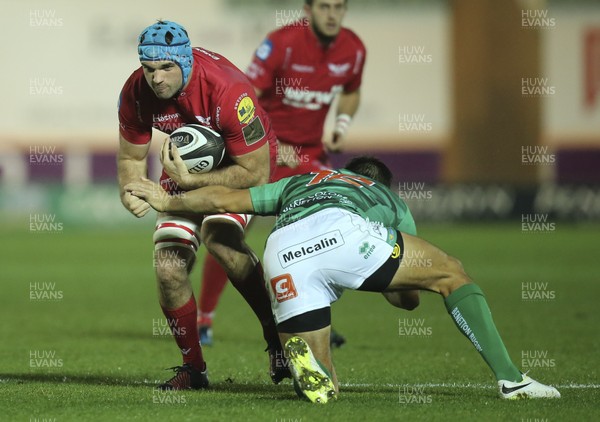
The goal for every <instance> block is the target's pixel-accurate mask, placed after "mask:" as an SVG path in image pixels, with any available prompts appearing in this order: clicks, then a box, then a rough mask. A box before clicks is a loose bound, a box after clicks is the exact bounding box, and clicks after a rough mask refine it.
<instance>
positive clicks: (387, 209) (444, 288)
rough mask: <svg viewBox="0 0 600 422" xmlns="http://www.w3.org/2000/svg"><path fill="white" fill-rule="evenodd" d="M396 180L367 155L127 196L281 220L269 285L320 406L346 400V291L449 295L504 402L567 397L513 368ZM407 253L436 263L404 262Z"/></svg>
mask: <svg viewBox="0 0 600 422" xmlns="http://www.w3.org/2000/svg"><path fill="white" fill-rule="evenodd" d="M176 159H177V158H176ZM391 179H392V175H391V173H390V171H389V169H388V168H387V167H386V166H385V165H384V164H383V163H381V162H380V161H379V160H376V159H374V158H369V157H359V158H356V159H354V160H352V161H350V163H348V164H347V165H346V168H345V169H341V170H337V171H336V170H323V171H320V172H314V173H310V174H306V175H299V176H293V177H289V178H285V179H282V180H280V181H278V182H275V183H271V184H267V185H263V186H257V187H252V188H250V189H230V188H226V187H222V186H211V187H207V188H203V189H199V190H195V191H191V192H186V193H185V194H184V195H182V196H171V197H170V196H168V195H166V194H165V193H164V192H160V189H157V186H156V184H154V183H152V182H150V181H148V180H143V181H140V182H135V183H131V184H130V185H128V186H126V189H127V190H128V191H131V193H132V195H134V196H138V197H140V198H142V199H144V200H146V201H148V202H149V203H150V204H151V205H152V207H154V208H156V209H157V210H158V211H165V210H169V211H186V212H207V213H212V212H225V211H230V212H250V213H254V214H258V215H277V220H276V225H275V228H274V229H273V231H272V232H271V234H270V235H269V238H268V240H267V245H266V248H265V254H264V266H265V280H266V284H267V285H268V288H269V289H270V290H269V293H270V296H271V306H272V308H273V312H274V314H275V320H276V321H277V328H278V330H279V333H280V337H281V341H282V343H285V349H286V351H287V352H288V356H289V358H290V361H291V365H290V366H291V369H292V373H293V375H294V381H295V383H296V385H297V386H299V388H300V390H301V392H302V393H303V394H304V395H305V396H306V397H308V399H310V400H311V401H313V402H320V403H325V402H327V401H328V400H329V399H331V398H332V397H335V396H336V395H337V394H338V382H337V378H336V374H335V369H334V367H333V363H332V360H331V352H330V345H329V341H328V340H329V330H330V320H331V315H330V304H331V303H332V302H334V301H336V300H337V299H339V297H340V296H341V295H342V292H343V291H344V290H345V289H351V290H362V291H371V292H382V293H383V294H384V295H385V296H386V298H387V299H388V301H389V302H390V303H392V304H393V305H395V306H398V307H401V308H404V309H409V310H410V309H414V308H415V307H416V306H417V305H418V303H419V298H418V292H417V291H416V290H427V291H431V292H435V293H438V294H440V295H441V296H442V297H443V298H444V304H445V306H446V309H447V310H448V313H449V314H450V316H451V318H452V319H453V320H454V322H455V324H456V326H457V328H458V329H459V331H460V332H462V333H463V334H464V335H465V337H466V338H467V339H468V340H469V341H470V342H471V343H472V344H473V346H474V347H475V348H476V350H477V351H478V352H479V353H480V355H481V356H482V358H483V359H484V360H485V362H486V363H487V364H488V366H489V367H490V369H491V370H492V372H493V373H494V376H495V377H496V380H497V382H498V388H499V394H500V396H501V397H502V398H505V399H516V398H558V397H560V394H559V392H558V391H557V390H556V389H555V388H553V387H550V386H546V385H544V384H541V383H539V382H537V381H534V380H533V379H531V378H530V377H528V376H527V375H526V374H521V372H520V371H519V370H518V369H517V367H516V366H515V365H514V364H513V362H512V361H511V359H510V357H509V355H508V352H507V350H506V348H505V346H504V343H503V342H502V339H501V337H500V335H499V333H498V331H497V329H496V326H495V324H494V321H493V320H492V316H491V312H490V309H489V307H488V304H487V301H486V299H485V297H484V295H483V292H482V291H481V289H480V288H479V287H478V286H477V285H476V284H474V283H472V282H471V279H470V278H469V277H468V276H467V274H465V272H464V270H463V267H462V265H461V263H460V262H459V261H458V260H457V259H455V258H452V257H450V256H448V255H447V254H446V253H444V252H443V251H442V250H440V249H438V248H437V247H435V246H433V245H432V244H430V243H428V242H426V241H425V240H423V239H421V238H419V237H417V236H416V227H415V223H414V220H413V217H412V215H411V213H410V210H409V209H408V207H407V205H406V204H405V203H404V201H403V200H402V199H400V198H399V197H398V195H396V194H394V193H393V192H392V191H391V190H390V189H389V185H390V183H391ZM405 256H406V257H407V258H406V259H410V257H411V256H419V257H420V258H419V259H421V258H423V259H425V260H426V261H427V262H428V265H427V266H414V265H400V264H401V262H402V261H403V259H404V257H405Z"/></svg>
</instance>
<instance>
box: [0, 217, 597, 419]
mask: <svg viewBox="0 0 600 422" xmlns="http://www.w3.org/2000/svg"><path fill="white" fill-rule="evenodd" d="M147 219H148V225H147V227H146V228H145V229H144V230H141V229H139V228H132V229H130V230H125V231H119V232H118V231H116V230H101V229H97V230H84V229H81V228H79V229H77V228H74V227H70V226H65V227H64V228H62V230H61V231H60V232H58V233H36V232H29V231H27V229H26V227H27V223H26V222H24V223H23V224H17V225H14V226H11V227H3V228H2V233H3V234H2V239H3V242H2V243H1V244H0V256H1V257H2V258H1V259H2V264H1V266H0V273H1V280H2V293H1V294H0V312H1V314H0V315H1V320H2V324H0V353H1V354H0V356H2V358H1V359H0V420H6V421H17V420H21V421H27V420H29V421H42V420H56V421H69V420H78V421H88V420H93V421H95V420H106V421H114V420H143V421H150V420H157V421H168V420H173V421H184V420H190V421H192V420H193V421H199V420H201V421H300V420H301V421H305V422H306V421H338V420H339V421H355V420H378V421H388V420H390V421H391V420H427V421H437V420H440V421H442V420H443V421H455V420H456V421H471V420H481V421H493V420H502V421H533V420H538V421H541V420H545V421H563V420H564V421H571V420H573V421H576V420H577V421H584V420H598V419H599V418H600V412H599V410H598V402H600V390H599V384H600V381H599V379H598V349H599V347H600V329H599V328H598V327H599V322H600V318H599V317H598V306H597V301H598V297H599V296H600V280H599V278H600V276H599V274H600V260H599V259H598V256H597V255H598V254H597V249H598V248H597V243H598V235H597V233H598V229H599V228H600V227H598V226H594V225H579V226H577V225H569V224H567V223H564V224H561V223H560V222H559V223H557V224H556V230H555V231H553V232H549V233H524V232H522V231H521V227H520V223H519V222H514V223H506V224H502V225H481V224H478V225H420V227H419V229H420V235H421V236H423V237H424V238H426V239H428V240H430V241H431V242H433V243H434V244H436V245H438V246H440V247H441V248H443V249H444V250H446V251H447V252H448V253H450V254H452V255H454V256H456V257H458V258H459V259H460V260H461V261H462V262H463V264H464V266H465V268H466V270H467V272H468V273H469V274H470V276H471V277H472V278H473V280H474V281H475V282H477V283H478V284H479V285H480V286H481V287H482V289H483V290H484V292H485V293H486V296H487V298H488V302H489V304H490V307H491V309H492V312H493V315H494V319H495V321H496V324H497V326H498V329H499V330H500V332H501V334H502V336H503V338H504V341H505V343H506V345H507V348H508V350H509V352H510V354H511V356H512V358H513V361H514V362H515V363H516V364H517V366H520V367H521V368H523V369H525V370H527V369H530V370H531V372H530V375H531V376H532V377H533V378H535V379H538V380H539V381H541V382H544V383H547V384H552V385H555V386H557V387H558V388H559V390H560V392H561V394H562V396H563V397H562V398H561V399H560V400H553V401H544V400H538V401H521V402H505V401H502V400H500V399H498V398H497V396H496V394H497V393H496V389H495V381H494V379H493V376H492V374H491V371H489V369H488V368H487V366H486V365H485V364H484V362H483V361H482V359H481V358H480V357H479V355H478V354H477V353H476V351H475V350H474V348H473V347H472V345H471V344H470V343H469V342H468V341H467V340H466V339H465V338H464V337H463V336H462V335H461V334H460V333H459V332H458V330H457V329H456V328H455V326H454V324H453V323H452V321H451V319H450V317H449V316H448V315H447V313H446V310H445V308H444V306H443V302H442V300H441V298H440V297H437V296H436V295H434V294H427V293H425V294H423V296H422V301H421V306H420V307H419V308H418V309H417V310H415V311H413V312H406V311H401V310H398V309H395V308H393V307H391V306H389V305H387V302H385V300H384V299H383V298H382V297H381V296H380V295H377V294H373V293H357V292H346V293H345V295H344V297H342V299H341V300H340V301H339V302H338V303H336V304H334V305H333V322H334V326H335V327H336V328H337V329H338V330H339V331H340V332H341V333H343V334H344V335H345V336H346V338H347V340H348V343H347V344H346V345H345V346H344V347H342V348H341V349H338V350H335V352H334V359H335V364H336V368H337V371H338V376H339V379H340V381H341V383H342V389H341V395H340V397H339V399H338V400H337V401H336V402H334V403H330V404H328V405H325V406H318V405H313V404H311V403H307V402H303V401H301V400H299V399H298V398H297V397H296V395H295V393H294V392H293V389H292V386H291V383H290V382H285V383H284V384H282V385H278V386H275V385H272V384H271V383H270V380H269V378H268V375H267V355H266V353H265V352H263V349H264V344H263V342H262V340H261V335H260V329H259V326H258V323H257V322H256V321H255V319H254V317H253V316H252V314H251V311H250V309H249V307H248V306H247V305H246V304H245V303H244V302H243V301H242V299H241V297H240V296H239V295H238V293H237V292H236V291H235V289H233V288H232V287H231V286H228V287H227V288H226V290H225V294H224V296H223V298H222V301H221V303H220V306H219V307H218V314H217V317H216V320H215V325H214V331H215V342H216V343H215V345H214V346H213V347H211V348H205V356H206V359H207V362H208V368H209V376H210V381H211V384H212V388H211V389H210V390H208V391H193V392H172V393H162V392H159V391H157V390H155V388H154V387H155V386H156V385H157V384H158V383H159V382H162V381H164V380H165V379H167V378H169V377H170V372H168V371H165V370H164V368H167V367H170V366H174V365H177V364H179V363H180V358H179V353H178V351H177V348H176V346H175V343H174V342H173V341H172V340H171V339H170V337H169V335H168V334H167V332H166V329H165V326H164V325H161V324H162V321H164V320H163V316H162V314H161V312H160V308H159V306H158V303H157V300H156V288H155V281H154V275H153V268H152V244H151V234H152V231H151V229H152V221H151V219H150V218H148V217H147ZM19 227H22V228H24V229H23V230H20V229H19ZM267 232H268V230H267V228H266V227H265V226H264V225H263V226H259V225H257V227H254V229H253V231H252V232H251V234H250V235H249V242H250V244H251V245H252V246H253V247H254V248H255V250H257V251H259V252H260V251H261V250H262V245H263V242H264V239H265V237H266V234H267ZM199 262H202V261H201V260H200V261H199ZM199 273H200V272H199V268H196V269H195V270H194V273H193V283H194V286H195V290H196V291H197V286H198V284H199Z"/></svg>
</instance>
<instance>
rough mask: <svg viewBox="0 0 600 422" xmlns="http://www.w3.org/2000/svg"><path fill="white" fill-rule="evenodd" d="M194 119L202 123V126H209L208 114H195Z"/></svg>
mask: <svg viewBox="0 0 600 422" xmlns="http://www.w3.org/2000/svg"><path fill="white" fill-rule="evenodd" d="M196 119H197V120H198V122H200V124H202V125H204V126H210V116H208V117H203V116H196Z"/></svg>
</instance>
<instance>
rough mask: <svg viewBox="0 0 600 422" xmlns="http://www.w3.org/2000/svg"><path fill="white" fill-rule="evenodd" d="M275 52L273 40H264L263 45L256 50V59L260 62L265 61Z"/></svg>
mask: <svg viewBox="0 0 600 422" xmlns="http://www.w3.org/2000/svg"><path fill="white" fill-rule="evenodd" d="M272 50H273V43H272V42H271V40H264V41H263V42H262V44H261V45H259V46H258V48H257V49H256V57H258V58H259V59H260V60H262V61H265V60H267V58H268V57H269V56H270V55H271V51H272Z"/></svg>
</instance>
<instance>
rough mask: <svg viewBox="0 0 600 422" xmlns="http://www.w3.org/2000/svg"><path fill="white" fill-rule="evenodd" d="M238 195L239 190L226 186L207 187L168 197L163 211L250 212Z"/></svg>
mask: <svg viewBox="0 0 600 422" xmlns="http://www.w3.org/2000/svg"><path fill="white" fill-rule="evenodd" d="M240 194H241V192H240V191H239V190H237V189H230V188H228V187H226V186H207V187H204V188H200V189H195V190H192V191H187V192H182V193H180V194H178V195H173V196H169V198H168V200H167V201H166V205H165V209H164V211H172V212H193V213H204V214H221V213H226V212H236V213H237V212H251V211H252V208H251V207H250V208H249V207H248V201H246V200H245V198H246V197H245V196H243V198H244V199H243V200H240V199H239V198H240ZM242 195H243V194H242Z"/></svg>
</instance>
